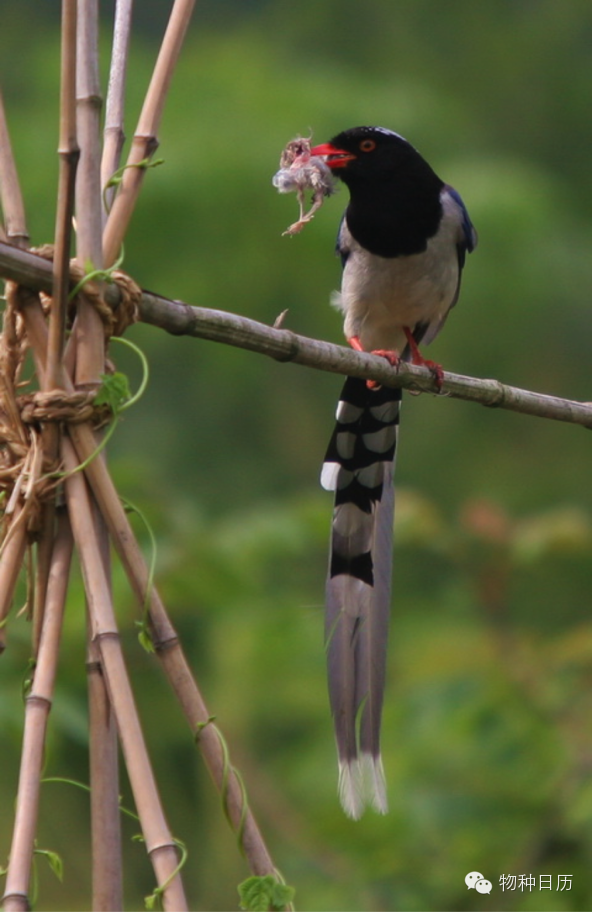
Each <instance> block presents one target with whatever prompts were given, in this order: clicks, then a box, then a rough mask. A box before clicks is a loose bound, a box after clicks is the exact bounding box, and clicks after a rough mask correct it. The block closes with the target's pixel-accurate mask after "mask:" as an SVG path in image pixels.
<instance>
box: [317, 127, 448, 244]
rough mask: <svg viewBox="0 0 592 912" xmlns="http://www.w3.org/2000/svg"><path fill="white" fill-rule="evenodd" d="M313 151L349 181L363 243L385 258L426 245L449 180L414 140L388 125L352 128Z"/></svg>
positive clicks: (351, 217)
mask: <svg viewBox="0 0 592 912" xmlns="http://www.w3.org/2000/svg"><path fill="white" fill-rule="evenodd" d="M311 152H312V154H313V155H317V156H322V157H323V158H324V160H325V162H326V164H327V165H328V166H329V168H331V171H333V173H334V174H335V175H336V176H337V177H340V178H341V180H342V181H343V182H344V184H347V187H348V189H349V192H350V197H351V199H350V203H349V206H348V207H347V211H346V220H347V224H348V227H349V229H350V231H351V233H352V235H353V236H354V238H355V239H356V240H357V241H358V242H359V243H360V244H361V245H362V246H363V247H365V248H366V249H367V250H370V251H371V252H372V253H376V254H378V255H380V256H385V257H393V256H399V255H402V254H403V255H405V254H407V255H408V254H413V253H419V252H421V251H422V250H425V248H426V245H427V242H428V239H429V238H430V237H432V235H434V234H435V232H436V231H437V229H438V225H439V224H440V218H441V216H442V205H441V202H440V193H441V190H442V188H443V186H444V183H443V181H441V180H440V178H439V177H438V176H437V175H436V174H435V173H434V171H433V170H432V168H431V167H430V166H429V165H428V163H427V162H426V160H425V159H424V158H422V156H421V155H420V154H419V152H418V151H417V150H416V149H414V148H413V146H412V145H411V143H408V142H407V140H406V139H403V137H402V136H399V134H398V133H394V132H393V131H392V130H386V129H384V128H383V127H353V128H352V129H351V130H344V131H343V133H338V135H337V136H335V137H334V138H333V139H332V140H331V142H328V143H324V144H322V145H320V146H315V147H314V148H313V149H311Z"/></svg>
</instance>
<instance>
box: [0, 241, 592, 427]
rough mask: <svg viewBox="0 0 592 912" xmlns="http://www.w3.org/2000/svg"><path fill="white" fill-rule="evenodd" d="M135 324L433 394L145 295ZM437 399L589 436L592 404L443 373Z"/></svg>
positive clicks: (354, 361)
mask: <svg viewBox="0 0 592 912" xmlns="http://www.w3.org/2000/svg"><path fill="white" fill-rule="evenodd" d="M0 275H4V276H5V277H6V278H10V279H12V280H14V281H18V282H21V283H22V284H24V285H26V286H28V287H30V288H34V289H37V290H47V289H51V284H48V281H49V279H50V276H51V265H50V264H49V263H47V262H46V261H44V260H43V259H42V258H41V257H38V256H35V255H34V254H31V253H28V252H27V251H22V250H16V249H15V248H14V247H11V246H10V245H8V244H2V243H0ZM111 293H112V292H111V290H110V289H109V288H108V289H107V290H106V292H105V296H106V298H107V299H110V295H111ZM113 300H114V302H115V303H116V302H117V300H118V297H117V292H116V291H115V293H114V297H113ZM140 318H141V320H142V321H143V322H145V323H150V324H151V325H152V326H157V327H159V328H160V329H164V330H165V331H166V332H169V333H171V334H172V335H176V336H182V335H187V336H194V337H195V338H198V339H208V340H210V341H212V342H221V343H222V344H224V345H233V346H235V347H237V348H244V349H247V350H248V351H252V352H257V353H259V354H262V355H268V356H269V357H271V358H274V359H275V360H277V361H293V362H294V363H295V364H302V365H304V366H306V367H312V368H315V369H317V370H324V371H329V372H330V373H334V374H343V375H346V376H347V375H349V376H352V377H366V378H368V379H370V380H376V381H377V382H378V383H384V384H385V386H400V387H401V388H403V389H412V390H420V391H422V392H431V393H434V392H437V389H436V388H435V385H434V378H433V375H432V374H431V373H430V371H429V370H428V369H427V368H425V367H417V366H415V365H413V364H401V365H400V367H399V369H398V370H397V369H394V368H391V367H390V366H389V365H388V364H387V362H386V361H385V359H384V358H379V357H377V356H376V355H371V354H365V353H364V352H355V351H353V350H351V349H349V348H345V347H344V346H342V345H334V344H333V343H331V342H322V341H320V340H318V339H310V338H307V337H306V336H300V335H298V334H297V333H293V332H291V331H290V330H286V329H279V328H275V327H272V326H267V325H266V324H264V323H259V322H257V321H256V320H251V319H249V318H248V317H243V316H240V314H234V313H230V312H229V311H223V310H213V309H210V308H209V307H195V306H193V305H191V304H185V303H184V302H183V301H172V300H171V299H170V298H165V297H163V296H161V295H157V294H154V293H152V292H149V291H144V292H143V294H142V300H141V302H140ZM441 393H442V398H446V397H447V396H449V397H451V398H455V399H463V400H465V401H467V402H476V403H480V404H481V405H486V406H489V407H490V408H501V409H509V410H511V411H514V412H521V413H522V414H525V415H532V416H534V417H537V418H548V419H550V420H552V421H564V422H567V423H571V424H579V425H582V427H587V428H592V404H590V403H588V402H578V401H577V400H574V399H563V398H560V397H558V396H549V395H546V394H544V393H536V392H533V391H531V390H523V389H520V388H519V387H515V386H509V385H507V384H504V383H501V382H500V381H499V380H484V379H480V378H478V377H470V376H466V375H465V374H456V373H452V372H449V371H445V373H444V383H443V386H442V390H441Z"/></svg>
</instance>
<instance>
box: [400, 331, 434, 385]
mask: <svg viewBox="0 0 592 912" xmlns="http://www.w3.org/2000/svg"><path fill="white" fill-rule="evenodd" d="M403 332H404V333H405V335H406V337H407V342H408V343H409V349H410V351H411V363H412V364H418V365H420V366H422V367H427V368H428V370H430V371H431V372H432V374H433V375H434V380H435V381H436V385H437V387H438V389H439V390H440V389H442V383H443V382H444V371H443V370H442V365H441V364H438V363H437V362H436V361H430V359H429V358H424V356H423V355H422V353H421V352H420V350H419V347H418V345H417V342H416V341H415V339H414V338H413V333H412V332H411V330H410V329H409V327H408V326H404V327H403Z"/></svg>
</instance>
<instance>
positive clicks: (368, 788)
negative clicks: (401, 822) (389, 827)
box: [338, 754, 388, 820]
mask: <svg viewBox="0 0 592 912" xmlns="http://www.w3.org/2000/svg"><path fill="white" fill-rule="evenodd" d="M338 789H339V800H340V801H341V806H342V808H343V810H344V811H345V813H346V814H347V816H348V817H351V819H352V820H359V819H360V817H361V816H362V814H363V813H364V810H365V808H366V806H367V805H371V806H372V807H373V808H374V810H375V811H377V812H378V813H379V814H386V813H388V801H387V798H386V781H385V778H384V769H383V767H382V759H381V757H380V756H378V757H373V756H372V754H362V756H361V758H360V759H356V760H349V761H341V760H340V761H339V785H338Z"/></svg>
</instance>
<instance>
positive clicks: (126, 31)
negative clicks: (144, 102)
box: [101, 0, 133, 223]
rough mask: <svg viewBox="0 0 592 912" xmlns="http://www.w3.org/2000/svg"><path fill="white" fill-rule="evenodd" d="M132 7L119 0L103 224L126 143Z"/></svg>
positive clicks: (106, 137) (107, 129)
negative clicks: (125, 105) (110, 184)
mask: <svg viewBox="0 0 592 912" xmlns="http://www.w3.org/2000/svg"><path fill="white" fill-rule="evenodd" d="M132 8H133V0H116V4H115V22H114V26H113V44H112V48H111V66H110V70H109V86H108V89H107V106H106V111H105V127H104V131H103V136H104V138H103V157H102V159H101V187H102V189H103V203H104V211H103V223H105V222H106V221H107V215H108V212H109V209H110V208H111V206H112V204H113V197H114V195H115V187H109V188H108V189H106V188H107V184H108V182H109V179H110V178H111V177H112V176H113V174H115V172H116V171H117V169H118V168H119V165H120V162H121V153H122V151H123V145H124V143H125V132H124V128H123V119H124V103H125V84H126V76H127V63H128V51H129V42H130V33H131V24H132Z"/></svg>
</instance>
